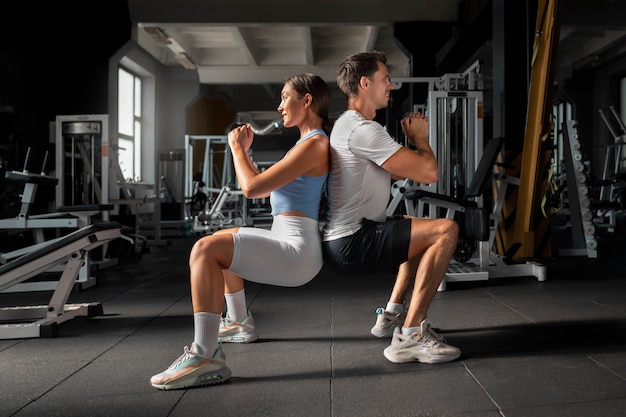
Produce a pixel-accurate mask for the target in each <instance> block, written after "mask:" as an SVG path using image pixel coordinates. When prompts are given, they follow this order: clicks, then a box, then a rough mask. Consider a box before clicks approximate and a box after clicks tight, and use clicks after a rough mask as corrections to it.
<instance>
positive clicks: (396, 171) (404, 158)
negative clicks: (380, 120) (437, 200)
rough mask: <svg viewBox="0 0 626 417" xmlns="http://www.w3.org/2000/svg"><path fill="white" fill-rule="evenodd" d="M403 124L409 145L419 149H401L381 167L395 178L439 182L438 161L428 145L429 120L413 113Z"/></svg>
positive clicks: (419, 181) (425, 182)
mask: <svg viewBox="0 0 626 417" xmlns="http://www.w3.org/2000/svg"><path fill="white" fill-rule="evenodd" d="M401 124H402V130H403V132H404V134H405V135H406V137H407V139H408V141H409V143H410V144H412V145H414V146H415V147H416V148H417V149H415V150H410V149H408V148H400V149H398V151H397V152H396V153H394V154H393V155H391V156H390V157H389V158H388V159H387V160H386V161H385V162H384V163H383V164H382V165H381V167H382V168H383V169H385V170H386V171H389V172H390V173H391V175H392V177H394V178H400V179H402V178H409V179H411V180H414V181H416V182H418V183H421V184H431V183H433V182H435V181H437V177H438V169H437V160H436V159H435V153H434V152H433V150H432V148H431V147H430V144H429V143H428V119H427V118H426V117H424V116H422V115H421V114H419V113H411V114H409V115H408V116H407V117H405V118H404V119H402V122H401Z"/></svg>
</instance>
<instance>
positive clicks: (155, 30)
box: [143, 26, 172, 45]
mask: <svg viewBox="0 0 626 417" xmlns="http://www.w3.org/2000/svg"><path fill="white" fill-rule="evenodd" d="M143 30H145V31H146V33H147V34H148V35H150V36H152V39H154V40H155V41H156V42H157V43H158V44H161V45H169V44H170V43H172V41H171V40H170V37H169V36H167V33H165V31H164V30H163V29H161V28H160V27H157V26H146V27H144V28H143Z"/></svg>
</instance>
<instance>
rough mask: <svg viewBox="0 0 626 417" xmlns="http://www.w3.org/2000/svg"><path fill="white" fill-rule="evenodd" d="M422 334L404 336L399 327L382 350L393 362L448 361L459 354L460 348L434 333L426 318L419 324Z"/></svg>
mask: <svg viewBox="0 0 626 417" xmlns="http://www.w3.org/2000/svg"><path fill="white" fill-rule="evenodd" d="M420 327H421V330H422V334H417V333H413V334H412V335H411V336H405V335H403V334H402V332H401V331H400V328H399V327H396V329H395V330H394V332H393V338H392V339H391V345H389V346H387V348H385V350H384V351H383V353H384V355H385V358H387V359H388V360H389V361H391V362H393V363H405V362H415V361H417V362H421V363H442V362H450V361H453V360H455V359H457V358H458V357H459V356H461V350H460V349H459V348H456V347H454V346H450V345H448V344H447V343H446V342H445V340H444V339H443V337H442V336H440V335H438V334H437V333H435V331H434V330H433V329H432V327H431V326H430V323H428V322H427V321H426V320H424V321H423V322H422V324H421V325H420Z"/></svg>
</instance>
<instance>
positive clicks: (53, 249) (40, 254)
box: [0, 222, 122, 339]
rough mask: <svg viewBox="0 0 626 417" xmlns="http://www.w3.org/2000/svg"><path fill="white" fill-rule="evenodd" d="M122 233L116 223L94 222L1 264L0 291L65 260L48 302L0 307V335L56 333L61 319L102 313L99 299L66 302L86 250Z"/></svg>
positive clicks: (52, 334)
mask: <svg viewBox="0 0 626 417" xmlns="http://www.w3.org/2000/svg"><path fill="white" fill-rule="evenodd" d="M121 235H122V226H121V225H120V224H118V223H114V222H105V223H95V224H92V225H89V226H86V227H83V228H81V229H78V230H76V231H75V232H72V233H70V234H68V235H67V236H64V237H62V238H60V239H55V240H53V241H52V242H51V243H50V244H48V245H44V246H43V247H40V248H39V249H37V250H34V251H32V252H30V253H28V254H26V255H23V256H21V257H19V258H17V259H15V260H13V261H11V262H9V263H7V264H4V265H2V266H0V291H2V290H4V289H6V288H9V287H11V286H13V285H16V284H18V283H21V282H23V281H25V280H27V279H29V278H32V277H34V276H36V275H38V274H41V273H43V272H46V271H48V270H49V269H51V268H53V267H55V266H57V265H59V264H61V263H63V262H65V261H67V264H66V266H65V269H64V270H63V273H62V274H61V278H60V279H59V281H58V284H57V286H56V289H55V290H54V292H53V294H52V298H51V299H50V303H49V304H48V305H40V306H19V307H3V308H0V323H4V324H0V339H19V338H28V337H56V336H57V335H58V328H57V325H58V324H60V323H63V322H65V321H67V320H69V319H71V318H74V317H76V316H94V315H101V314H102V306H101V305H100V303H81V304H66V303H67V299H68V298H69V295H70V293H71V291H72V288H73V287H74V284H75V282H76V277H77V276H78V274H79V272H80V268H81V266H82V264H83V262H84V261H85V256H86V255H87V253H88V252H89V251H90V250H92V249H94V248H97V247H98V246H101V245H103V244H105V243H107V242H109V241H111V240H114V239H117V238H119V237H121Z"/></svg>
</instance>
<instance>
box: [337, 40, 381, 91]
mask: <svg viewBox="0 0 626 417" xmlns="http://www.w3.org/2000/svg"><path fill="white" fill-rule="evenodd" d="M379 62H382V63H383V64H386V63H387V56H386V55H385V53H384V52H381V51H372V52H361V53H358V54H352V55H350V56H348V57H347V58H346V59H345V60H344V61H343V63H342V64H341V65H340V66H339V68H338V69H337V85H338V86H339V88H340V89H341V91H343V93H344V94H345V95H346V96H348V97H356V95H357V94H358V92H359V82H360V81H361V77H367V78H371V77H372V75H374V73H375V72H376V71H378V63H379Z"/></svg>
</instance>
